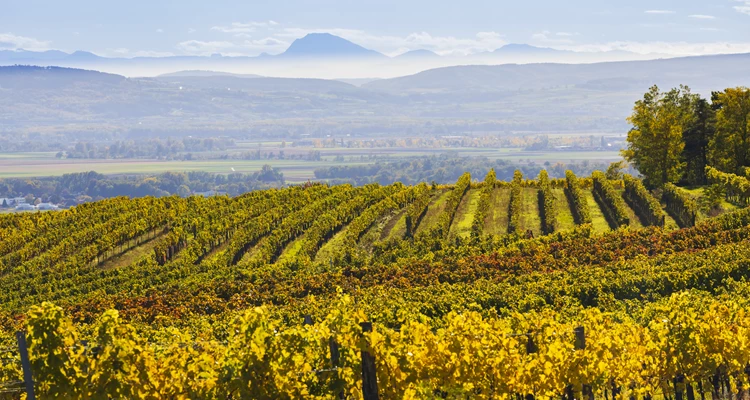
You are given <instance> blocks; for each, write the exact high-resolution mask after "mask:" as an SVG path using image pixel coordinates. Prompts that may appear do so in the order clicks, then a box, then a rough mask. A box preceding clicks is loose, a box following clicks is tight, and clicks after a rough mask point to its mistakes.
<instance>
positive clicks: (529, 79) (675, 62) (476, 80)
mask: <svg viewBox="0 0 750 400" xmlns="http://www.w3.org/2000/svg"><path fill="white" fill-rule="evenodd" d="M748 62H750V54H734V55H717V56H702V57H682V58H671V59H662V60H649V61H622V62H608V63H592V64H554V63H541V64H506V65H470V66H455V67H445V68H436V69H432V70H428V71H424V72H420V73H418V74H415V75H410V76H405V77H400V78H392V79H381V80H378V81H375V82H371V83H369V84H367V85H365V86H364V87H365V88H368V89H372V90H380V91H387V92H391V93H421V92H428V93H432V92H437V93H455V92H458V93H467V92H502V91H517V90H538V89H542V88H553V87H567V88H570V89H591V90H595V91H601V92H610V91H624V90H637V89H638V90H641V91H642V90H643V89H642V88H643V87H648V86H650V85H653V84H658V85H659V86H663V87H674V86H679V85H680V84H681V83H683V84H687V85H689V86H691V87H692V88H693V89H696V90H697V91H699V92H700V91H707V90H708V91H709V93H710V90H711V88H712V87H724V86H732V85H734V86H736V85H737V84H739V83H743V84H745V85H747V84H750V81H749V80H748V79H749V78H748V76H747V74H746V68H745V65H746V64H747V63H748ZM712 71H722V73H721V74H715V73H713V72H712Z"/></svg>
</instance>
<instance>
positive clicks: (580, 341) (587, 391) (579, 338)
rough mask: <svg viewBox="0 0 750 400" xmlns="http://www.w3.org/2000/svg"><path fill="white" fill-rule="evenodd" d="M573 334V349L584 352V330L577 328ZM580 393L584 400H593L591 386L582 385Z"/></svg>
mask: <svg viewBox="0 0 750 400" xmlns="http://www.w3.org/2000/svg"><path fill="white" fill-rule="evenodd" d="M573 333H575V337H576V341H575V345H574V348H575V349H576V350H585V349H586V330H585V329H584V327H582V326H578V327H576V328H575V329H573ZM582 389H583V390H582V392H583V393H581V394H582V395H583V396H584V398H587V399H588V400H594V391H593V390H591V385H589V384H584V385H583V388H582Z"/></svg>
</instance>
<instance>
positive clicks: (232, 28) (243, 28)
mask: <svg viewBox="0 0 750 400" xmlns="http://www.w3.org/2000/svg"><path fill="white" fill-rule="evenodd" d="M278 24H279V23H278V22H276V21H260V22H259V21H251V22H232V23H231V24H229V25H224V26H213V27H211V30H212V31H219V32H224V33H250V32H255V31H256V29H258V28H270V27H273V26H276V25H278Z"/></svg>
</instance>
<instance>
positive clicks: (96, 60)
mask: <svg viewBox="0 0 750 400" xmlns="http://www.w3.org/2000/svg"><path fill="white" fill-rule="evenodd" d="M659 57H662V56H661V55H658V54H649V55H643V54H637V53H630V52H622V51H618V52H575V51H567V50H557V49H552V48H545V47H536V46H531V45H528V44H507V45H505V46H502V47H500V48H498V49H495V50H494V51H487V52H482V53H477V54H472V55H466V56H441V55H439V54H437V53H435V52H433V51H430V50H427V49H417V50H412V51H408V52H405V53H403V54H400V55H396V56H392V57H391V56H386V55H384V54H382V53H379V52H377V51H374V50H371V49H367V48H365V47H363V46H360V45H358V44H356V43H353V42H351V41H349V40H346V39H344V38H341V37H338V36H335V35H332V34H329V33H310V34H307V35H306V36H304V37H302V38H299V39H296V40H295V41H294V42H293V43H292V44H291V45H290V46H289V47H288V48H287V49H286V51H284V52H282V53H280V54H277V55H269V54H261V55H259V56H254V57H250V56H224V55H221V54H212V55H210V56H167V57H133V58H123V57H103V56H99V55H96V54H94V53H91V52H87V51H76V52H73V53H65V52H62V51H59V50H49V51H43V52H34V51H26V50H2V51H0V65H37V66H63V67H73V68H84V69H95V70H99V71H104V72H111V73H117V74H121V75H125V76H156V75H162V74H165V73H171V72H175V71H181V70H213V71H225V72H231V73H235V74H254V75H263V76H279V77H302V78H327V79H334V78H345V79H362V78H371V77H377V78H392V77H397V76H402V75H408V74H413V73H416V72H420V71H424V70H428V69H432V68H438V67H446V66H454V65H467V64H478V65H496V64H508V63H538V62H563V63H590V62H601V61H623V60H640V59H654V58H659ZM301 59H304V60H305V65H304V66H303V65H301V64H300V63H299V60H301Z"/></svg>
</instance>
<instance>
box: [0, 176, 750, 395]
mask: <svg viewBox="0 0 750 400" xmlns="http://www.w3.org/2000/svg"><path fill="white" fill-rule="evenodd" d="M707 175H708V179H709V181H710V183H711V184H713V185H717V187H718V186H720V187H721V188H722V189H723V193H724V196H725V197H724V198H723V199H721V200H722V201H723V209H722V212H718V213H717V212H712V213H710V214H709V213H706V212H704V211H703V208H701V207H699V205H698V204H699V203H701V202H702V201H703V199H702V198H701V196H700V194H696V190H695V189H692V190H686V189H684V188H680V187H677V186H674V185H671V184H670V185H667V186H665V187H664V188H662V189H660V190H658V191H650V190H648V189H647V188H646V187H644V185H643V183H642V182H641V180H639V179H637V178H634V177H631V176H627V175H626V176H624V177H618V178H612V177H608V176H607V175H605V174H604V173H601V172H595V173H594V174H592V176H589V177H577V176H575V174H573V173H572V172H570V171H568V173H567V174H566V177H565V179H552V178H550V177H549V176H548V175H547V172H546V171H542V173H541V174H540V175H539V176H538V177H536V176H535V177H524V176H523V175H522V174H521V173H520V172H518V171H517V173H516V174H515V176H514V178H513V180H512V181H510V182H504V181H498V180H497V179H496V177H495V173H494V171H490V172H489V173H488V174H487V176H485V177H472V176H469V174H468V173H467V174H464V175H463V176H461V178H460V179H458V181H456V183H455V184H453V185H428V184H424V183H422V184H419V185H416V186H405V185H402V184H399V183H396V184H393V185H390V186H380V185H377V184H370V185H366V186H361V187H353V186H349V185H339V186H328V185H325V184H306V185H299V186H292V187H289V188H284V189H271V190H265V191H256V192H250V193H247V194H244V195H241V196H238V197H233V198H230V197H226V196H217V197H205V198H204V197H188V198H180V197H177V196H172V197H163V198H140V199H127V198H113V199H108V200H103V201H99V202H94V203H87V204H82V205H80V206H78V207H75V208H72V209H70V210H65V211H59V212H47V213H23V214H3V215H0V271H2V273H1V274H0V289H1V290H0V331H1V335H0V340H1V341H2V343H1V344H0V346H1V347H0V353H2V354H3V356H2V360H3V361H2V368H0V398H3V397H2V396H6V398H9V399H10V398H13V399H15V398H21V396H27V393H29V392H30V391H33V392H34V393H35V394H36V396H37V397H38V398H60V399H78V398H86V399H113V398H128V399H130V398H142V399H218V398H222V399H225V398H231V399H248V398H249V399H254V398H259V399H283V398H290V399H292V398H320V399H324V398H330V399H343V398H352V399H361V398H364V399H366V400H370V399H375V398H382V399H394V398H452V399H459V398H460V399H467V398H470V399H474V398H476V399H508V400H510V399H514V400H515V399H522V398H523V399H527V400H528V399H552V398H556V399H558V398H564V399H567V400H573V399H581V398H586V399H589V400H590V399H593V398H603V399H607V400H609V399H610V398H611V399H612V400H619V399H644V400H645V399H648V400H650V399H653V398H657V397H658V398H664V399H675V400H682V399H683V398H687V400H694V399H695V398H696V397H698V396H700V398H701V399H702V400H704V399H706V398H711V399H718V398H739V396H741V395H747V392H748V391H747V388H748V387H750V386H749V385H750V284H748V283H747V280H748V278H750V246H748V239H750V209H748V208H745V207H746V206H747V204H748V187H750V185H749V184H748V183H747V182H748V181H747V179H746V178H745V177H740V176H736V175H731V174H725V173H720V172H718V171H713V170H707ZM717 214H718V215H717ZM17 332H21V333H20V334H18V335H17ZM26 353H28V354H26Z"/></svg>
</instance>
